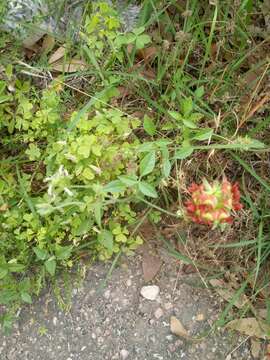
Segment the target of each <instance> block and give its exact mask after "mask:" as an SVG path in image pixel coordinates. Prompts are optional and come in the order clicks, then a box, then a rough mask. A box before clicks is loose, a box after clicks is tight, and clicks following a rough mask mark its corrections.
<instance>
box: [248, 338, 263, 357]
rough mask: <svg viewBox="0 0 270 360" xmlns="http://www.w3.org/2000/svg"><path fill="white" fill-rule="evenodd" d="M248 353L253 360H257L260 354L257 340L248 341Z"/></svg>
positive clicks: (259, 343)
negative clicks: (249, 352)
mask: <svg viewBox="0 0 270 360" xmlns="http://www.w3.org/2000/svg"><path fill="white" fill-rule="evenodd" d="M250 351H251V355H252V356H253V357H254V358H255V359H259V356H260V352H261V342H260V341H259V340H258V339H250Z"/></svg>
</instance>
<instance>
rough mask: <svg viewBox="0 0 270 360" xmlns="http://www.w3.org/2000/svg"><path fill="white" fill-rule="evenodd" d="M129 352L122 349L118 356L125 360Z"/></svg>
mask: <svg viewBox="0 0 270 360" xmlns="http://www.w3.org/2000/svg"><path fill="white" fill-rule="evenodd" d="M128 355H129V352H128V351H127V350H126V349H122V350H121V351H120V356H121V359H122V360H126V359H127V358H128Z"/></svg>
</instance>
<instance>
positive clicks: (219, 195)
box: [185, 179, 242, 227]
mask: <svg viewBox="0 0 270 360" xmlns="http://www.w3.org/2000/svg"><path fill="white" fill-rule="evenodd" d="M188 191H189V193H190V195H191V199H190V200H188V201H187V202H186V203H185V207H186V212H187V215H188V217H189V218H190V219H191V220H192V221H194V222H196V223H198V224H205V225H209V226H213V227H217V226H219V225H221V224H223V225H224V224H226V223H232V221H233V218H232V213H233V212H234V211H239V210H240V209H242V204H241V203H240V191H239V189H238V184H233V185H232V184H231V183H230V182H229V181H228V180H227V179H223V181H222V182H221V183H220V182H218V181H214V182H213V183H212V184H209V183H208V182H207V181H206V180H204V181H203V183H202V184H200V185H197V184H195V183H193V184H191V186H190V187H189V188H188Z"/></svg>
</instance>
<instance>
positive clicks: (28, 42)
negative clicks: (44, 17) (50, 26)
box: [23, 29, 46, 50]
mask: <svg viewBox="0 0 270 360" xmlns="http://www.w3.org/2000/svg"><path fill="white" fill-rule="evenodd" d="M45 34H46V31H44V30H42V29H36V30H35V31H33V32H31V34H30V35H29V36H28V37H27V38H25V39H24V40H23V46H24V47H25V48H26V49H30V50H32V48H33V46H34V45H35V44H36V43H37V42H38V41H39V40H40V39H41V38H42V37H43V36H44V35H45Z"/></svg>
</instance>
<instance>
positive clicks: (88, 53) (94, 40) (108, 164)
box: [0, 0, 270, 329]
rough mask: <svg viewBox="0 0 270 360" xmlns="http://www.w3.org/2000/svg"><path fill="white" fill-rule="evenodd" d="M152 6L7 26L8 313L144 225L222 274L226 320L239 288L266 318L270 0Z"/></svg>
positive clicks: (0, 101) (246, 307)
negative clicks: (21, 36) (25, 32)
mask: <svg viewBox="0 0 270 360" xmlns="http://www.w3.org/2000/svg"><path fill="white" fill-rule="evenodd" d="M141 6H142V8H141V13H140V16H139V19H138V22H137V25H136V27H134V28H133V29H132V30H130V31H129V32H124V31H123V24H122V20H121V17H120V16H119V13H118V12H117V11H116V9H115V8H114V7H113V6H111V5H108V4H107V3H106V2H102V1H99V2H95V3H92V2H90V3H89V4H88V5H87V6H86V7H85V11H84V16H83V21H82V22H81V24H78V30H79V31H78V33H77V34H76V36H75V37H74V36H71V37H68V36H66V37H65V38H63V37H61V36H55V34H47V35H45V36H44V37H43V38H42V39H40V40H39V41H38V42H37V43H36V44H34V45H32V46H31V47H29V48H25V47H23V46H22V45H21V43H20V41H19V40H18V41H14V38H12V36H11V35H10V34H8V33H1V37H0V52H1V60H0V61H1V68H0V71H1V72H0V131H1V139H0V165H1V166H0V304H1V305H0V306H1V322H2V325H3V327H4V328H5V329H7V328H9V327H10V326H11V323H12V321H13V319H14V317H15V316H16V312H17V310H18V308H19V307H20V306H21V304H22V303H32V301H33V296H37V295H39V294H40V292H41V290H42V289H43V288H44V286H46V284H48V282H50V283H54V284H56V282H57V277H56V275H57V274H59V273H63V272H66V273H68V272H70V271H75V270H76V269H78V271H79V272H82V271H83V269H84V266H85V262H86V261H87V262H88V263H89V262H90V261H92V260H96V259H98V260H102V261H104V260H105V261H107V260H108V261H111V260H112V261H113V263H115V261H116V260H117V259H118V257H119V256H120V255H121V254H126V255H132V254H133V253H134V251H135V250H136V248H137V247H138V246H139V245H141V244H142V242H143V240H147V239H146V238H145V236H143V232H141V228H142V227H145V226H146V225H147V226H149V227H151V228H154V229H155V231H156V236H157V238H159V239H164V242H165V244H166V246H167V247H168V249H169V251H170V253H171V254H172V256H173V257H174V258H176V260H180V261H182V262H184V263H185V264H186V265H187V266H188V267H189V269H194V268H195V269H196V271H202V272H203V276H204V279H205V281H206V282H208V281H209V280H210V286H211V279H212V280H213V278H214V279H215V280H217V277H220V278H222V280H219V283H218V285H219V286H221V287H222V288H223V294H224V291H226V293H227V300H229V301H228V306H227V307H226V309H225V311H224V313H223V314H222V316H221V318H220V321H219V325H221V324H225V323H227V322H228V321H229V320H231V319H232V317H233V316H234V315H233V313H232V311H231V310H232V308H234V307H235V305H236V304H238V305H239V304H240V305H239V306H236V307H238V309H239V310H238V311H239V312H240V314H241V316H243V317H244V316H246V315H249V314H250V313H252V316H254V317H257V318H260V320H262V321H263V323H264V324H265V323H268V324H269V320H268V321H267V319H269V315H270V308H269V264H268V263H269V260H268V259H269V253H270V245H269V244H270V243H269V221H268V219H269V216H270V211H269V195H270V182H269V174H270V167H269V124H270V113H269V100H270V95H269V74H270V62H269V61H270V60H269V59H270V58H269V54H270V42H269V40H270V26H269V13H270V9H269V5H268V2H267V1H255V0H254V1H252V0H241V1H236V0H226V1H225V0H224V1H206V0H205V1H197V0H187V1H186V0H178V1H176V0H171V1H169V0H163V1H151V0H145V1H142V2H141ZM1 11H2V12H4V11H5V6H2V8H1ZM236 182H237V183H238V185H235V183H236ZM192 184H193V185H192ZM195 184H197V185H195ZM200 184H203V185H200ZM198 189H199V190H198ZM196 191H197V195H198V192H200V195H198V196H199V200H198V197H197V198H196V196H197V195H194V194H195V193H196ZM207 191H208V193H207V194H208V195H207V196H206V197H205V193H204V192H207ZM239 191H240V192H239ZM240 194H241V198H240ZM209 195H210V196H209ZM201 199H202V200H201ZM196 201H197V202H196ZM198 201H199V202H200V201H202V203H198ZM209 201H210V203H209ZM240 203H241V204H240ZM220 204H221V205H220ZM201 205H202V206H203V208H202V207H199V206H201ZM206 206H207V207H206ZM209 206H210V208H209ZM205 209H206V210H207V211H206V210H205ZM220 209H221V210H220ZM195 210H198V211H199V212H197V213H196V214H194V212H195ZM206 213H207V215H205V214H206ZM225 223H230V224H226V226H225ZM82 261H84V263H82ZM83 264H84V265H83ZM212 284H214V282H213V281H212ZM215 285H217V283H216V282H215ZM224 289H225V290H224ZM228 294H229V295H228ZM230 294H231V295H230ZM58 295H59V294H58ZM59 297H60V295H59ZM243 297H244V298H245V301H242V302H240V300H239V299H242V298H243ZM260 310H262V311H260ZM262 314H264V315H262ZM265 314H266V315H265Z"/></svg>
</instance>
